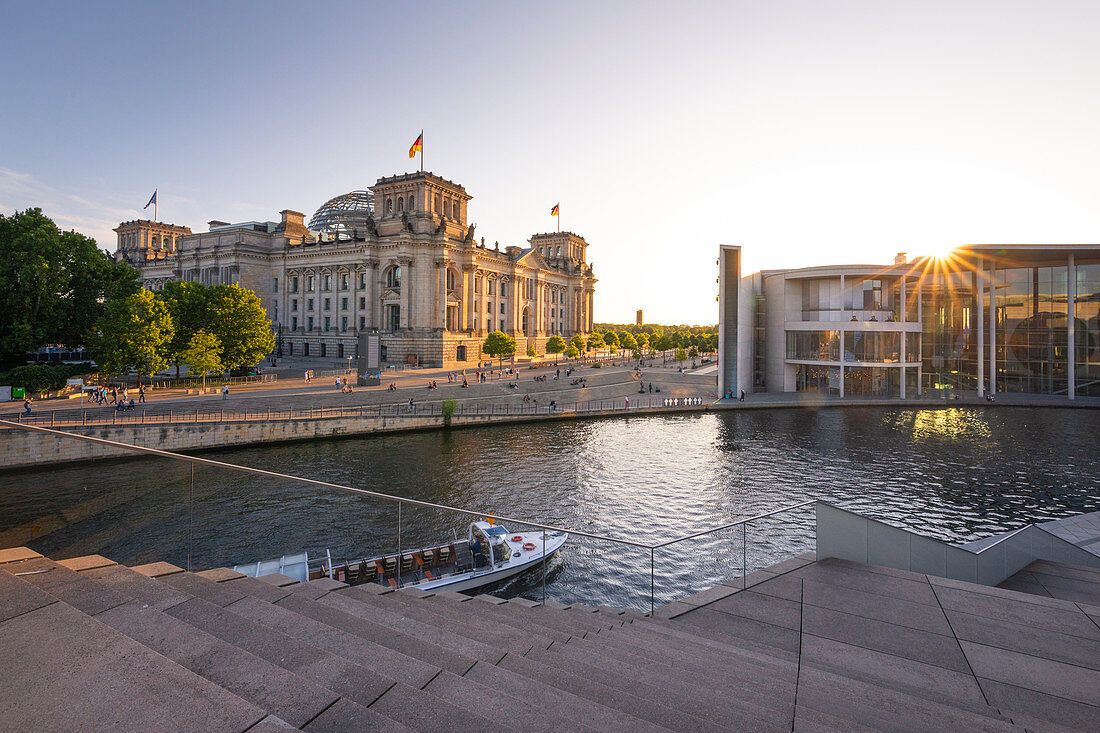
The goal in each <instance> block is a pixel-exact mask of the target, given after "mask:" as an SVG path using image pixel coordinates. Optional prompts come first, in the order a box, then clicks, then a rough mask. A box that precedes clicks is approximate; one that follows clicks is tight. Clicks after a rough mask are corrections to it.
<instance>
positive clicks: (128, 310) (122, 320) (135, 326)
mask: <svg viewBox="0 0 1100 733" xmlns="http://www.w3.org/2000/svg"><path fill="white" fill-rule="evenodd" d="M97 330H98V335H97V338H96V339H95V342H94V346H93V350H94V353H95V356H96V363H98V364H99V366H100V368H101V369H103V370H104V371H106V372H107V373H108V374H121V373H123V372H128V371H131V370H133V371H136V372H137V373H138V374H139V375H150V376H151V375H153V374H155V373H156V372H158V371H160V370H161V369H163V368H164V367H166V366H167V365H168V361H167V359H165V356H164V354H165V353H166V351H167V347H168V344H169V343H170V342H171V341H172V336H173V335H174V334H175V326H173V325H172V316H171V315H170V314H169V313H168V309H167V308H166V307H165V306H164V304H163V303H161V302H160V301H159V300H157V298H156V297H154V295H153V294H152V293H151V292H149V291H148V290H138V292H136V293H134V294H133V295H131V296H130V297H128V298H123V299H115V300H112V301H111V302H110V303H108V304H107V309H106V312H105V313H104V314H103V317H102V318H100V319H99V320H98V321H97Z"/></svg>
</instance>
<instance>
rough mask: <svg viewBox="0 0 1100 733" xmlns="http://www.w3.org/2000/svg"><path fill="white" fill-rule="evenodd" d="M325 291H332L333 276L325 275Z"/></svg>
mask: <svg viewBox="0 0 1100 733" xmlns="http://www.w3.org/2000/svg"><path fill="white" fill-rule="evenodd" d="M325 290H326V291H327V290H332V275H325Z"/></svg>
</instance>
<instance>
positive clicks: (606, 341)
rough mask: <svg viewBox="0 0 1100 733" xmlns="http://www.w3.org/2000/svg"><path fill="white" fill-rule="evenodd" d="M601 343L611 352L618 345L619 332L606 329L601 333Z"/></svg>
mask: <svg viewBox="0 0 1100 733" xmlns="http://www.w3.org/2000/svg"><path fill="white" fill-rule="evenodd" d="M603 345H604V346H606V347H607V350H608V351H609V352H613V351H614V350H615V349H617V348H618V347H619V334H617V333H615V332H614V331H608V332H607V333H605V334H604V335H603Z"/></svg>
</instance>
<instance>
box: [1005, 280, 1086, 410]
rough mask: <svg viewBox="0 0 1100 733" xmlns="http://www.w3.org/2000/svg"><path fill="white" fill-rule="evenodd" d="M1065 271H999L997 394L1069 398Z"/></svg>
mask: <svg viewBox="0 0 1100 733" xmlns="http://www.w3.org/2000/svg"><path fill="white" fill-rule="evenodd" d="M1066 278H1067V268H1066V267H1064V266H1063V267H1016V268H1009V269H1004V270H998V271H997V273H996V303H997V390H998V391H1000V392H1028V393H1032V394H1063V395H1064V394H1066V393H1067V391H1068V388H1069V382H1068V359H1069V354H1068V342H1067V339H1068V334H1067V329H1068V325H1069V323H1068V316H1067V309H1068V298H1067V290H1066V285H1067V281H1066Z"/></svg>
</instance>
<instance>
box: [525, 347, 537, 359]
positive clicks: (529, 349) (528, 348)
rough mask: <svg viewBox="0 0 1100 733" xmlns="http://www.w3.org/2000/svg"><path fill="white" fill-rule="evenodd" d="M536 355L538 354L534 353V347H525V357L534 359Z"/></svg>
mask: <svg viewBox="0 0 1100 733" xmlns="http://www.w3.org/2000/svg"><path fill="white" fill-rule="evenodd" d="M538 355H539V352H537V351H535V347H534V345H531V346H528V347H527V356H530V357H532V358H534V357H536V356H538Z"/></svg>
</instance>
